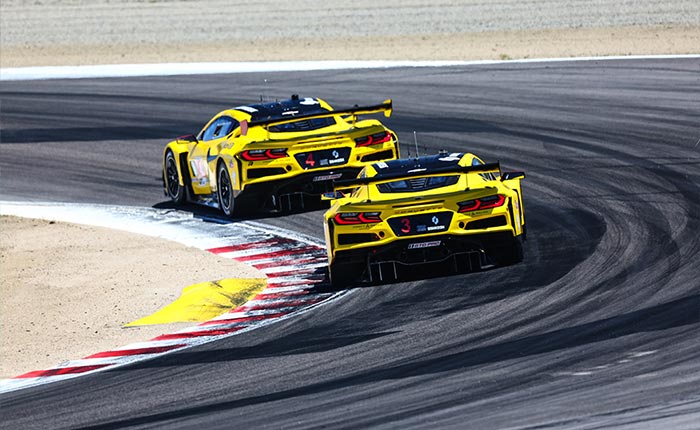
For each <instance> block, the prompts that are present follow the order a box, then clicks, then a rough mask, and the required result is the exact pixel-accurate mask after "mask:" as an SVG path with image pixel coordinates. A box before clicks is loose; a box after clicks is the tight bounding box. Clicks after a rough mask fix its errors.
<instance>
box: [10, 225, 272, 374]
mask: <svg viewBox="0 0 700 430" xmlns="http://www.w3.org/2000/svg"><path fill="white" fill-rule="evenodd" d="M0 272H1V273H2V283H1V284H0V285H1V290H0V291H1V293H2V294H1V295H0V335H1V338H2V349H0V378H7V377H12V376H16V375H18V374H20V373H22V372H27V371H31V370H37V369H42V368H47V367H51V366H54V365H56V364H59V363H61V362H62V361H65V360H71V359H77V358H81V357H84V356H86V355H90V354H92V353H95V352H100V351H105V350H108V349H113V348H116V347H120V346H124V345H127V344H129V343H133V342H140V341H145V340H148V339H151V338H153V337H156V336H158V335H160V334H163V333H172V332H173V331H176V330H177V329H179V328H184V327H189V326H192V325H194V323H179V324H166V325H158V326H145V327H130V328H122V326H123V325H124V324H126V323H129V322H131V321H134V320H136V319H139V318H141V317H144V316H147V315H150V314H151V313H153V312H155V311H157V310H158V309H160V308H162V307H163V306H165V305H167V304H169V303H171V302H173V301H174V300H175V299H176V298H177V297H178V296H179V295H180V292H181V291H182V289H183V288H184V287H186V286H189V285H193V284H196V283H200V282H206V281H213V280H218V279H225V278H264V277H265V276H264V275H262V274H261V273H260V272H258V271H257V270H255V269H253V268H250V267H248V266H245V265H242V264H240V263H237V262H234V261H231V260H227V259H225V258H221V257H218V256H215V255H213V254H210V253H207V252H206V251H201V250H198V249H195V248H190V247H186V246H184V245H180V244H177V243H174V242H169V241H167V240H160V239H154V238H148V237H145V236H140V235H136V234H131V233H125V232H118V231H113V230H109V229H104V228H97V227H87V226H80V225H73V224H64V223H57V222H49V221H43V220H33V219H24V218H16V217H0Z"/></svg>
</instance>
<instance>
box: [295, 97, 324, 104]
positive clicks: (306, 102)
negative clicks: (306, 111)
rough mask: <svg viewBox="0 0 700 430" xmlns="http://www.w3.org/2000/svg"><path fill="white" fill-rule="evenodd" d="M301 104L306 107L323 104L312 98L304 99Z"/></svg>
mask: <svg viewBox="0 0 700 430" xmlns="http://www.w3.org/2000/svg"><path fill="white" fill-rule="evenodd" d="M299 104H301V105H306V106H313V105H320V104H321V102H319V101H318V100H316V99H314V98H311V97H304V100H302V101H300V102H299Z"/></svg>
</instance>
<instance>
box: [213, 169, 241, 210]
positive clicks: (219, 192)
mask: <svg viewBox="0 0 700 430" xmlns="http://www.w3.org/2000/svg"><path fill="white" fill-rule="evenodd" d="M216 179H217V187H216V196H217V198H218V200H219V209H221V211H222V212H223V213H224V215H226V216H227V217H232V216H233V215H235V214H236V213H237V212H238V208H237V207H236V198H235V197H234V196H233V183H232V182H231V176H230V175H229V173H228V170H227V169H226V165H225V164H224V163H219V166H218V167H217V169H216Z"/></svg>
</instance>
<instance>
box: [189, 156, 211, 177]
mask: <svg viewBox="0 0 700 430" xmlns="http://www.w3.org/2000/svg"><path fill="white" fill-rule="evenodd" d="M190 167H192V173H193V174H194V177H195V178H201V177H203V176H206V175H207V174H208V170H209V169H208V167H207V161H206V159H204V158H203V157H197V158H193V159H192V160H190Z"/></svg>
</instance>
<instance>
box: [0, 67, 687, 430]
mask: <svg viewBox="0 0 700 430" xmlns="http://www.w3.org/2000/svg"><path fill="white" fill-rule="evenodd" d="M291 93H299V94H301V95H302V96H320V97H324V98H326V99H327V100H329V101H331V102H332V103H334V104H335V105H337V106H338V107H342V106H346V105H351V104H355V103H370V102H378V101H381V100H383V99H384V98H389V97H391V98H393V99H394V103H395V113H394V116H392V118H390V119H387V120H386V123H387V125H389V126H390V127H392V128H394V129H395V130H396V131H397V132H398V134H399V137H400V138H401V137H402V138H403V142H404V144H403V147H402V150H403V152H404V154H406V153H407V149H408V146H409V145H408V143H409V142H411V144H412V141H413V136H412V134H413V131H414V130H415V131H416V132H417V134H418V139H419V145H420V151H421V152H422V153H434V152H436V151H437V150H439V149H446V150H448V151H464V150H469V151H473V152H475V153H476V154H479V155H481V156H483V158H485V159H486V160H488V161H495V160H500V161H501V163H502V165H503V166H504V167H505V168H507V169H508V168H510V169H514V170H525V171H526V172H527V175H528V176H527V179H526V180H525V182H524V183H523V189H524V194H525V197H524V198H525V210H526V213H525V216H526V221H527V226H528V240H527V242H526V247H525V252H526V260H525V262H523V263H521V264H519V265H516V266H512V267H508V268H501V269H495V270H490V271H486V272H482V273H477V274H469V275H460V276H455V277H448V278H434V279H429V280H424V281H417V282H410V283H401V284H392V285H385V286H380V287H372V288H361V289H357V290H355V291H354V292H353V293H352V294H349V295H346V296H344V297H343V298H342V299H340V300H339V301H336V302H334V303H333V304H331V305H328V306H324V307H321V308H319V309H317V310H315V311H313V312H310V313H307V314H304V315H302V316H300V317H297V318H293V319H290V320H287V321H284V322H280V323H278V324H273V325H270V326H267V327H264V328H261V329H258V330H254V331H252V332H248V333H244V334H241V335H239V336H233V337H230V338H227V339H224V340H221V341H219V342H214V343H209V344H206V345H203V346H201V347H197V348H192V349H188V350H185V351H183V352H180V353H174V354H170V355H167V356H164V357H161V358H158V359H154V360H151V361H146V362H141V363H137V364H134V365H132V366H128V367H124V368H119V369H115V370H113V371H107V372H101V373H97V374H92V375H88V376H85V377H80V378H76V379H73V380H68V381H63V382H58V383H53V384H48V385H43V386H39V387H35V388H30V389H25V390H20V391H17V392H11V393H6V394H3V395H2V396H1V397H0V402H1V404H0V407H1V408H2V422H1V423H0V427H2V428H8V429H10V428H12V429H16V428H23V429H34V428H36V429H44V428H168V429H180V428H208V429H215V428H222V429H223V428H234V427H237V428H334V429H337V428H367V427H370V428H434V427H439V428H472V429H504V428H509V429H510V428H516V429H534V428H537V429H548V428H566V429H599V428H626V429H639V428H679V429H681V428H698V426H700V424H698V423H700V342H699V340H700V280H699V279H700V269H698V261H700V237H699V236H700V234H699V232H700V60H698V59H679V60H668V59H667V60H634V61H632V60H630V61H591V62H582V63H542V64H513V65H508V64H503V65H490V66H473V67H457V68H440V69H430V68H425V69H389V70H366V71H362V70H353V71H329V72H304V73H267V74H243V75H212V76H188V77H168V78H130V79H95V80H65V81H34V82H2V83H0V97H1V98H2V134H1V135H0V137H1V139H2V145H0V151H1V152H0V169H2V170H1V171H2V188H1V192H0V197H1V198H2V199H6V200H8V199H12V200H17V199H21V200H36V201H44V200H48V201H68V202H94V203H109V204H115V203H116V204H124V205H138V206H153V205H156V206H159V207H160V206H167V203H165V202H164V197H163V195H162V191H161V187H160V177H159V175H160V173H159V172H160V158H161V150H162V147H163V145H164V144H165V142H166V141H167V140H168V139H169V138H171V137H173V136H177V135H181V134H185V133H188V132H196V131H198V129H199V127H200V126H201V125H202V123H203V122H204V121H205V120H206V119H208V118H209V117H210V116H211V115H213V114H214V113H216V112H217V111H218V110H220V109H221V108H223V107H227V106H234V105H238V104H243V103H247V102H250V101H253V100H256V99H258V98H259V96H260V95H261V94H263V95H266V96H273V97H285V96H288V95H289V94H291ZM188 209H189V210H193V211H198V212H199V211H201V212H206V211H207V210H206V209H198V208H192V207H190V208H188ZM321 214H322V212H321V211H313V212H306V213H302V214H293V215H285V216H277V217H272V216H263V217H261V218H260V219H261V220H262V222H266V223H270V224H273V225H277V226H283V227H285V228H289V229H292V230H296V231H301V232H304V233H307V234H310V235H313V236H316V237H319V238H320V237H322V229H321ZM4 347H6V346H4Z"/></svg>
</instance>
